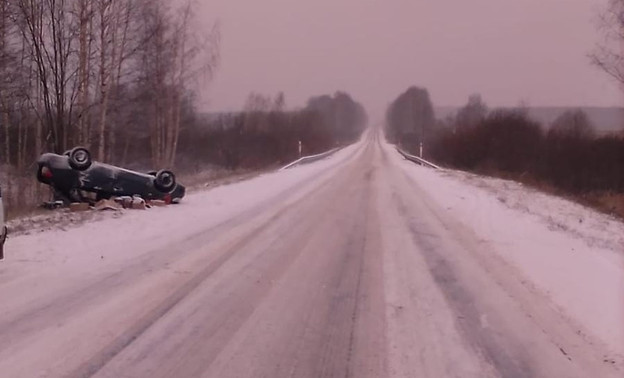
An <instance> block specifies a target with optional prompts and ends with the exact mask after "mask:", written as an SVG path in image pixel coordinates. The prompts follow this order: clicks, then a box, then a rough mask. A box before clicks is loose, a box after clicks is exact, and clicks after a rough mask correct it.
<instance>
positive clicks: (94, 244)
mask: <svg viewBox="0 0 624 378" xmlns="http://www.w3.org/2000/svg"><path fill="white" fill-rule="evenodd" d="M358 148H359V146H355V145H354V146H351V147H348V148H345V149H344V150H341V151H339V152H338V153H336V154H335V155H332V156H330V157H328V158H326V159H324V160H322V161H319V162H316V163H315V164H313V165H304V166H300V167H297V169H296V170H287V171H280V172H272V173H267V174H262V175H260V176H259V177H256V178H254V179H252V180H248V181H241V182H236V183H233V184H229V185H223V186H220V187H216V188H211V189H208V190H204V191H201V190H199V191H196V192H193V193H191V194H189V195H187V196H186V197H185V199H184V200H183V201H182V203H181V204H179V205H172V206H167V207H164V208H158V207H156V208H152V209H149V210H145V211H142V210H121V211H119V212H108V211H105V212H88V213H76V214H72V213H68V212H65V211H59V212H56V213H54V214H52V215H39V216H36V217H33V218H31V219H21V220H16V221H13V222H11V223H9V227H11V226H19V227H18V229H19V233H18V234H17V235H10V239H9V241H8V242H7V245H6V248H5V254H6V257H7V260H6V261H5V262H3V263H2V264H0V274H2V272H3V271H9V270H12V271H15V270H16V269H28V270H37V269H39V268H45V269H47V268H49V267H51V266H53V267H54V269H57V268H63V269H68V270H70V271H74V270H75V269H76V268H80V266H81V265H82V264H94V263H95V264H100V265H102V264H106V263H110V262H113V261H123V260H127V259H132V258H136V257H137V256H136V254H134V253H129V252H128V251H140V253H149V251H150V250H151V249H154V248H159V247H162V246H163V245H167V244H171V245H175V244H176V243H178V242H179V241H182V240H186V239H187V238H190V237H193V236H194V235H196V234H197V233H201V232H202V231H204V230H205V229H207V228H210V227H212V226H215V225H218V224H220V223H222V222H225V221H227V220H229V219H232V218H236V217H237V216H241V215H244V212H245V211H248V210H250V209H251V208H253V207H254V206H262V204H263V203H265V202H267V201H269V200H271V199H274V198H276V197H277V198H279V194H280V193H291V192H293V191H295V190H296V188H297V187H298V186H301V184H302V183H306V182H308V181H310V180H316V179H319V178H320V177H322V176H324V175H327V174H329V173H331V170H332V168H334V167H336V166H337V165H338V164H340V163H342V162H344V160H345V159H349V158H352V157H353V155H354V153H356V152H357V151H358ZM85 220H87V221H90V222H86V223H85ZM24 223H26V225H24Z"/></svg>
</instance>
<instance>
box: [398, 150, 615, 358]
mask: <svg viewBox="0 0 624 378" xmlns="http://www.w3.org/2000/svg"><path fill="white" fill-rule="evenodd" d="M395 158H396V157H395ZM400 164H402V167H403V168H404V170H405V172H407V173H408V174H409V175H410V176H411V177H412V178H413V179H414V180H415V181H416V182H417V183H418V185H419V186H420V187H421V188H422V189H423V190H425V191H426V192H427V193H428V195H430V196H431V198H433V199H434V201H435V202H437V204H439V205H441V206H444V207H445V208H446V210H447V211H448V213H449V214H450V215H451V216H452V217H453V218H455V219H457V220H458V221H459V222H461V223H463V224H465V225H467V226H468V227H470V228H471V229H472V230H473V231H474V233H475V234H476V235H478V236H479V237H480V238H483V241H484V242H486V243H487V244H488V245H489V246H490V247H492V248H491V249H492V250H494V251H496V252H497V253H498V254H500V256H501V257H503V258H504V260H506V261H507V262H508V263H510V264H512V265H513V266H514V267H516V268H518V269H519V270H520V271H521V272H522V274H524V275H525V277H526V278H527V281H526V282H524V283H525V284H526V285H534V286H535V287H536V288H538V289H539V290H540V291H541V292H543V293H546V295H547V296H548V297H549V299H550V300H551V301H552V303H554V304H555V305H556V306H558V309H559V310H560V311H561V312H562V313H563V314H565V315H567V316H570V317H571V319H573V320H574V321H576V322H579V323H580V324H582V325H583V326H584V328H585V329H586V330H590V332H593V333H594V336H597V337H598V338H599V339H601V340H603V341H605V342H606V343H607V344H608V345H609V347H610V348H611V349H612V350H613V351H614V352H615V353H616V354H618V355H619V356H620V359H621V358H622V357H624V223H622V222H621V221H620V220H619V219H616V218H615V217H612V216H609V215H605V214H602V213H599V212H597V211H595V210H593V209H590V208H587V207H584V206H582V205H579V204H578V203H575V202H572V201H569V200H567V199H563V198H559V197H556V196H552V195H549V194H545V193H542V192H539V191H537V190H535V189H532V188H529V187H526V186H524V185H522V184H520V183H517V182H514V181H509V180H502V179H496V178H489V177H482V176H478V175H474V174H470V173H465V172H460V171H453V170H443V171H436V170H431V169H428V168H423V167H420V166H417V165H415V164H413V163H411V162H408V161H406V160H403V161H401V162H400Z"/></svg>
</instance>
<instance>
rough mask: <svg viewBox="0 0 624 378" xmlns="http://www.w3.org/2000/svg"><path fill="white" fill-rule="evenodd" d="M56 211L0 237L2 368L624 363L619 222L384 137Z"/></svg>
mask: <svg viewBox="0 0 624 378" xmlns="http://www.w3.org/2000/svg"><path fill="white" fill-rule="evenodd" d="M100 214H101V215H100ZM67 217H68V214H66V213H58V214H57V215H56V218H54V217H52V218H50V219H52V220H53V221H54V220H57V221H58V222H59V223H61V224H63V226H62V227H60V228H55V227H50V224H46V223H45V222H42V223H41V225H40V227H39V230H33V231H31V232H30V234H26V233H22V234H19V235H13V237H12V238H11V239H10V240H9V241H8V243H7V246H6V260H5V261H4V262H2V263H0V292H2V293H3V296H2V298H3V300H2V301H0V337H2V338H3V340H5V342H4V343H0V371H2V372H9V373H8V374H9V376H16V377H18V376H24V377H32V376H68V375H69V376H85V375H90V374H91V373H93V372H95V371H98V372H100V374H101V376H119V374H118V373H119V372H124V373H126V372H128V371H130V372H129V373H127V375H128V376H139V373H136V372H143V375H144V374H145V371H147V370H142V369H147V368H149V369H152V370H150V371H151V372H152V373H153V376H155V377H157V376H163V377H164V376H176V374H174V373H179V374H177V376H197V375H199V374H198V373H197V372H203V373H204V374H205V376H219V377H233V376H250V373H249V372H256V373H257V375H262V374H264V375H263V376H276V377H278V376H288V375H287V374H285V373H283V374H281V375H280V374H273V373H274V372H284V371H289V372H290V376H292V374H293V372H300V373H301V376H319V375H321V374H320V373H319V374H315V372H321V370H322V371H323V372H324V373H326V374H329V375H333V374H331V373H334V374H338V373H336V372H340V373H341V374H344V371H347V370H345V369H348V367H349V366H351V367H354V368H355V370H352V371H354V372H355V371H357V372H359V373H360V374H359V375H358V374H357V373H353V375H354V376H362V377H380V376H384V377H385V376H389V377H394V376H396V377H399V376H400V377H412V376H427V375H428V376H474V377H483V376H501V375H502V376H516V375H522V374H526V375H529V376H531V375H532V376H566V377H567V376H587V374H586V373H587V372H588V371H594V372H598V373H599V374H600V373H602V374H601V376H619V375H618V374H619V373H620V372H621V366H622V363H623V361H624V239H623V238H624V225H623V224H622V222H620V221H618V220H617V219H614V218H611V217H609V216H606V215H604V214H600V213H597V212H595V211H593V210H591V209H587V208H585V207H583V206H580V205H578V204H575V203H572V202H570V201H567V200H565V199H561V198H557V197H553V196H550V195H547V194H543V193H540V192H537V191H535V190H533V189H530V188H525V187H524V186H522V185H520V184H517V183H514V182H510V181H505V180H498V179H492V178H484V177H480V176H475V175H471V174H467V173H463V172H456V171H450V170H444V171H435V170H432V169H428V168H423V167H420V166H418V165H415V164H413V163H411V162H408V161H405V160H404V159H402V157H401V156H400V155H398V154H397V152H396V151H395V150H394V149H393V148H392V147H391V146H389V145H387V144H384V143H381V142H379V141H378V140H377V139H376V138H375V135H372V136H371V137H370V138H368V139H365V140H364V141H363V142H362V143H359V144H356V145H354V146H351V147H348V148H346V149H344V150H341V151H339V152H338V153H336V154H335V155H332V156H331V157H329V158H327V159H323V160H321V161H318V162H315V163H312V164H309V165H304V166H298V167H296V168H294V169H290V170H286V171H279V172H270V173H266V174H262V175H260V176H258V177H254V178H252V179H250V180H247V181H241V182H236V183H232V184H229V185H223V186H219V187H214V188H210V189H207V190H204V191H197V192H194V193H191V194H190V195H188V196H187V198H185V200H184V201H183V202H182V204H180V205H179V206H169V207H166V208H153V209H150V210H147V211H136V210H135V211H130V210H127V211H121V212H118V213H95V215H94V217H93V218H91V219H90V220H88V221H87V222H84V221H85V219H83V217H88V215H84V216H83V215H80V216H78V215H76V216H75V217H77V218H76V219H75V220H74V222H71V221H70V220H71V219H73V218H71V217H69V218H67ZM35 223H36V222H35ZM71 223H74V225H73V226H67V224H71ZM603 359H604V360H603ZM211 361H212V362H211ZM354 361H355V362H354ZM568 362H570V363H569V364H568ZM323 364H325V365H323ZM319 366H320V369H321V370H319ZM345 366H347V368H345ZM167 368H168V369H170V370H167ZM525 368H527V369H529V370H523V369H525ZM195 369H197V370H195ZM263 369H264V370H263ZM297 369H299V370H297ZM358 369H360V370H358ZM375 369H377V370H375ZM384 369H386V370H384ZM594 369H597V370H594ZM132 371H134V372H135V374H133V373H132ZM184 371H185V372H195V374H190V373H189V374H182V373H180V372H184ZM211 372H221V373H223V374H221V375H218V374H216V373H215V374H213V375H210V373H211ZM237 372H247V374H244V373H240V374H237ZM258 372H260V373H258ZM263 372H264V373H263ZM380 372H381V373H380ZM462 372H463V373H464V374H462ZM519 372H522V374H520V373H519ZM87 373H89V374H87ZM548 373H551V374H548ZM557 373H561V374H558V375H557ZM72 374H73V375H72ZM1 375H2V373H0V376H1Z"/></svg>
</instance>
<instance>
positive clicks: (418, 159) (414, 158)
mask: <svg viewBox="0 0 624 378" xmlns="http://www.w3.org/2000/svg"><path fill="white" fill-rule="evenodd" d="M396 150H397V151H398V153H399V154H401V155H402V156H403V157H404V158H405V159H407V160H409V161H412V162H414V163H416V164H420V165H422V166H424V167H429V168H433V169H442V167H440V166H438V165H435V164H433V163H432V162H430V161H427V160H425V159H423V158H421V157H418V156H414V155H410V154H408V153H407V152H405V151H403V150H401V149H400V148H399V147H396Z"/></svg>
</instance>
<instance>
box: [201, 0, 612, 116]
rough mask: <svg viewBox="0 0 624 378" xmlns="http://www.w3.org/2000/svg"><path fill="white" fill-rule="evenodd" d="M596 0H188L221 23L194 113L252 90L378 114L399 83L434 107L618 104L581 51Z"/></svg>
mask: <svg viewBox="0 0 624 378" xmlns="http://www.w3.org/2000/svg"><path fill="white" fill-rule="evenodd" d="M605 2H606V0H199V3H200V9H199V12H198V15H199V17H200V19H201V20H202V21H203V22H205V24H206V25H208V24H209V23H211V22H212V21H214V20H217V19H218V20H219V22H220V24H221V34H222V41H221V42H222V46H221V56H222V59H221V66H220V67H219V69H218V71H217V72H216V75H215V78H214V79H213V81H212V82H211V83H209V84H208V85H207V88H206V89H204V90H203V96H202V101H201V105H200V106H201V108H202V109H204V110H235V109H240V108H241V107H242V106H243V104H244V102H245V99H246V97H247V95H248V94H249V92H251V91H256V92H261V93H265V94H275V93H277V92H278V91H284V92H285V94H286V99H287V104H288V105H289V106H290V107H296V106H300V105H303V104H304V103H305V101H306V100H307V98H308V97H310V96H311V95H318V94H324V93H333V92H335V91H336V90H345V91H347V92H349V93H351V94H352V95H353V97H354V98H356V100H359V101H361V102H362V103H363V104H364V105H365V106H366V107H367V109H368V110H369V112H371V113H373V116H374V117H376V118H377V117H379V116H381V114H383V111H384V109H385V107H386V106H387V104H388V103H389V102H390V101H392V100H393V99H394V98H395V97H396V96H397V95H399V94H400V93H401V92H402V91H404V90H405V89H406V88H407V87H408V86H410V85H418V86H424V87H427V88H428V89H429V92H430V94H431V97H432V100H433V102H434V104H435V105H462V104H464V103H465V102H466V100H467V97H468V95H469V94H471V93H474V92H478V93H481V94H482V95H483V97H484V99H485V100H486V102H487V103H488V104H489V105H490V106H513V105H517V104H518V103H519V102H520V101H525V102H527V103H529V104H530V105H535V106H537V105H551V106H552V105H557V106H559V105H561V106H568V105H598V106H612V105H622V104H623V98H622V94H621V92H620V91H619V90H618V88H617V87H616V86H615V85H614V84H613V83H612V81H611V80H609V78H608V77H606V76H605V75H604V74H603V73H601V72H599V71H598V70H597V69H596V68H595V67H593V66H591V65H590V63H589V59H588V58H587V54H588V53H590V52H591V50H592V48H593V46H594V44H595V43H596V42H598V41H599V40H600V36H599V34H598V32H597V31H596V19H597V14H598V11H599V9H600V7H601V6H603V5H604V3H605Z"/></svg>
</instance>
